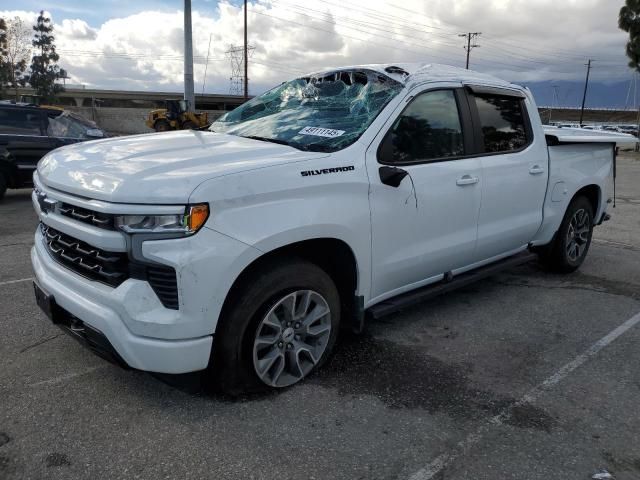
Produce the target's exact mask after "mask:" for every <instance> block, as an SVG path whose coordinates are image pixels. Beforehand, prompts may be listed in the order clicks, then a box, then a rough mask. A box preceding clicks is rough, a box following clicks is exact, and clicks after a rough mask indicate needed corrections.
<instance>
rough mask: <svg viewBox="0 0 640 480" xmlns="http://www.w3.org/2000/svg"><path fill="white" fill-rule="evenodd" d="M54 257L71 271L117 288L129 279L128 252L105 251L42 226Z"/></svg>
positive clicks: (45, 239)
mask: <svg viewBox="0 0 640 480" xmlns="http://www.w3.org/2000/svg"><path fill="white" fill-rule="evenodd" d="M40 225H41V228H42V234H43V235H44V241H45V243H46V245H47V247H48V249H49V252H50V253H51V255H52V256H53V257H54V258H55V259H56V260H58V261H59V262H60V263H62V264H63V265H65V266H66V267H68V268H69V269H70V270H73V271H74V272H77V273H79V274H80V275H84V276H85V277H88V278H90V279H92V280H97V281H99V282H102V283H106V284H107V285H110V286H112V287H117V286H118V285H120V284H121V283H122V282H124V281H125V280H126V279H127V278H128V277H129V270H128V263H129V259H128V257H127V254H126V253H115V252H105V251H104V250H100V249H98V248H95V247H92V246H91V245H89V244H88V243H85V242H82V241H80V240H78V239H75V238H73V237H71V236H69V235H66V234H64V233H62V232H59V231H58V230H56V229H55V228H51V227H49V226H47V225H45V224H44V223H41V224H40Z"/></svg>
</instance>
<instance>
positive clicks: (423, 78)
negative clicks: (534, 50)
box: [311, 63, 524, 90]
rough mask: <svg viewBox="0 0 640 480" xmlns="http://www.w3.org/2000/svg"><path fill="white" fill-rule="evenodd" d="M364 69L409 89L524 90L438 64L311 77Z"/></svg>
mask: <svg viewBox="0 0 640 480" xmlns="http://www.w3.org/2000/svg"><path fill="white" fill-rule="evenodd" d="M364 69H366V70H374V71H377V72H380V73H382V74H384V75H387V76H388V77H391V78H393V79H394V80H397V81H398V82H400V83H403V84H404V85H406V86H407V87H408V88H412V87H413V86H415V85H418V84H420V83H425V82H439V81H440V82H442V81H447V82H460V83H464V84H472V85H473V84H475V85H478V84H479V85H490V86H494V87H503V88H511V89H517V90H524V88H523V87H521V86H519V85H514V84H512V83H510V82H507V81H505V80H502V79H500V78H498V77H494V76H492V75H487V74H485V73H480V72H476V71H473V70H465V69H464V68H459V67H452V66H450V65H441V64H438V63H380V64H370V65H352V66H347V67H339V68H332V69H327V70H324V71H322V72H314V73H313V74H311V75H316V74H319V73H328V72H331V71H339V70H364Z"/></svg>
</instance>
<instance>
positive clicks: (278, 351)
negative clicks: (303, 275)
mask: <svg viewBox="0 0 640 480" xmlns="http://www.w3.org/2000/svg"><path fill="white" fill-rule="evenodd" d="M330 335H331V309H330V308H329V304H328V303H327V301H326V300H325V299H324V297H323V296H322V295H320V294H319V293H317V292H314V291H313V290H298V291H295V292H293V293H290V294H288V295H286V296H285V297H283V298H281V299H280V300H278V301H277V302H276V304H275V305H274V306H273V307H272V308H271V310H269V312H267V314H266V315H265V316H264V318H263V319H262V321H261V322H260V323H259V324H258V329H257V331H256V337H255V340H254V343H253V367H254V369H255V372H256V374H257V375H258V377H259V378H260V380H262V381H263V382H264V383H266V384H267V385H270V386H272V387H287V386H289V385H293V384H294V383H296V382H298V381H300V380H301V379H302V378H304V377H305V376H306V375H307V374H308V373H309V372H310V371H311V370H312V369H313V367H314V366H315V365H316V364H317V363H318V361H320V359H321V358H322V355H323V354H324V352H325V350H326V348H327V344H328V342H329V337H330Z"/></svg>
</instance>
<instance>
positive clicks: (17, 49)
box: [3, 17, 31, 100]
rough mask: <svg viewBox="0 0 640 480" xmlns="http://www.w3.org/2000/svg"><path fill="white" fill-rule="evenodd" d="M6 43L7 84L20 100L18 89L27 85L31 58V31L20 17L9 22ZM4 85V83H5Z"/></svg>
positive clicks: (4, 57)
mask: <svg viewBox="0 0 640 480" xmlns="http://www.w3.org/2000/svg"><path fill="white" fill-rule="evenodd" d="M5 31H6V43H5V51H4V52H3V59H4V63H5V69H6V79H5V81H6V84H7V85H9V86H10V87H12V88H13V89H14V93H15V97H16V100H18V87H24V85H25V84H26V83H27V76H26V74H25V71H26V69H27V62H28V61H29V58H30V57H31V45H30V44H29V43H30V42H29V40H30V38H31V31H30V30H29V28H28V27H27V26H26V25H25V24H24V22H23V21H22V19H20V17H15V18H14V19H13V20H9V21H8V22H7V26H6V30H5ZM3 83H4V82H3Z"/></svg>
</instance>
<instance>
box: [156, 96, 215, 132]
mask: <svg viewBox="0 0 640 480" xmlns="http://www.w3.org/2000/svg"><path fill="white" fill-rule="evenodd" d="M164 105H165V108H158V109H156V110H151V111H150V112H149V115H148V117H147V120H146V121H145V123H146V124H147V127H149V128H152V129H154V130H155V131H156V132H168V131H169V130H192V129H194V128H202V127H206V126H207V125H208V124H209V118H208V116H207V113H206V112H202V113H195V112H190V111H189V103H188V102H187V101H186V100H165V101H164Z"/></svg>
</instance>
